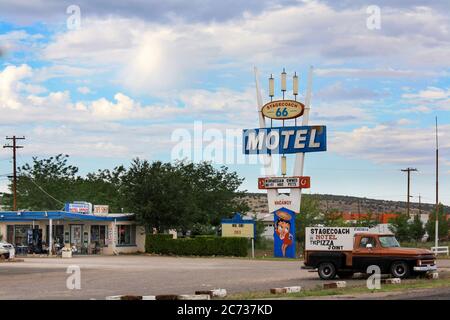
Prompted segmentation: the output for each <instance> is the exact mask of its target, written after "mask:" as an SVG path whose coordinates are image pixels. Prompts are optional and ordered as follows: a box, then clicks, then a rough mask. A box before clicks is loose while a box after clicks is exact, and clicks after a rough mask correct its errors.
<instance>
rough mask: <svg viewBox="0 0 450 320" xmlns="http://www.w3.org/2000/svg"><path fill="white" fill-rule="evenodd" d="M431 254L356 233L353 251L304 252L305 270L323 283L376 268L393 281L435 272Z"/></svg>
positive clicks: (389, 238)
mask: <svg viewBox="0 0 450 320" xmlns="http://www.w3.org/2000/svg"><path fill="white" fill-rule="evenodd" d="M435 259H436V257H435V255H434V254H433V252H432V251H430V250H426V249H416V248H402V247H400V244H399V243H398V241H397V239H396V238H395V236H394V235H393V234H378V233H369V232H362V233H355V234H354V241H353V249H352V250H340V251H338V250H333V249H331V250H305V260H304V268H306V269H317V272H318V274H319V277H320V278H321V279H324V280H330V279H334V278H335V277H336V276H338V277H340V278H349V277H351V276H353V274H354V273H357V272H358V273H367V269H368V268H369V267H370V266H378V267H379V268H380V271H381V273H382V274H391V275H392V276H393V277H395V278H408V277H409V276H411V275H414V274H418V273H421V272H422V273H423V272H429V271H434V270H436V269H437V268H436V263H435Z"/></svg>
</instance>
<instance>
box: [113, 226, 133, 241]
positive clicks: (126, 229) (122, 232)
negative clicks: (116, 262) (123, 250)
mask: <svg viewBox="0 0 450 320" xmlns="http://www.w3.org/2000/svg"><path fill="white" fill-rule="evenodd" d="M117 244H118V245H135V244H136V226H135V225H118V226H117Z"/></svg>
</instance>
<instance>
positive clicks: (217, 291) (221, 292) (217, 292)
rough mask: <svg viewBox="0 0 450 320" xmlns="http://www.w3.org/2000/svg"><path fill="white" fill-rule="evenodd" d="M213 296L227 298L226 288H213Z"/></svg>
mask: <svg viewBox="0 0 450 320" xmlns="http://www.w3.org/2000/svg"><path fill="white" fill-rule="evenodd" d="M210 295H211V297H213V298H225V297H226V296H227V290H226V289H213V290H211V294H210Z"/></svg>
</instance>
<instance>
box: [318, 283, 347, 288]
mask: <svg viewBox="0 0 450 320" xmlns="http://www.w3.org/2000/svg"><path fill="white" fill-rule="evenodd" d="M346 286H347V282H345V281H335V282H329V283H324V284H323V288H324V289H336V288H345V287H346Z"/></svg>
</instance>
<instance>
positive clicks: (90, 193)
mask: <svg viewBox="0 0 450 320" xmlns="http://www.w3.org/2000/svg"><path fill="white" fill-rule="evenodd" d="M68 160H69V156H68V155H63V154H59V155H57V156H55V157H49V158H44V159H38V158H37V157H33V161H32V163H30V164H29V163H27V164H25V165H23V166H22V167H19V168H18V179H17V200H18V208H19V209H29V210H60V209H62V208H63V206H64V203H65V202H71V201H75V200H82V201H88V202H91V203H94V204H107V205H109V206H110V211H111V212H120V211H121V208H122V207H123V198H121V193H120V187H121V183H122V176H123V174H124V172H125V168H124V167H123V166H119V167H117V168H115V169H114V170H112V171H110V170H99V171H98V172H96V173H89V174H88V175H87V176H86V177H80V176H78V175H77V173H78V168H77V167H76V166H73V165H69V164H68ZM10 189H12V185H10ZM7 204H8V206H9V207H10V208H11V207H12V197H11V196H9V197H7Z"/></svg>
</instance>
